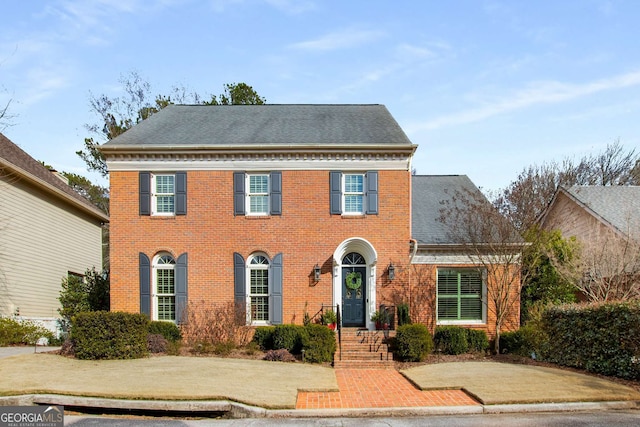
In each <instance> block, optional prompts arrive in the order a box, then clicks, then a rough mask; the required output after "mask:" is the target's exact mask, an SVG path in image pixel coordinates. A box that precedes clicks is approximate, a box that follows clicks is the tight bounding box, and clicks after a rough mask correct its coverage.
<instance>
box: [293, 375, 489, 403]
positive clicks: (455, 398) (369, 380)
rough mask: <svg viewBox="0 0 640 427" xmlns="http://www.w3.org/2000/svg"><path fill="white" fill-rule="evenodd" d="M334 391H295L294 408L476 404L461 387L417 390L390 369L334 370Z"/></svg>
mask: <svg viewBox="0 0 640 427" xmlns="http://www.w3.org/2000/svg"><path fill="white" fill-rule="evenodd" d="M336 379H337V380H338V388H339V389H340V391H338V392H318V393H316V392H299V393H298V401H297V403H296V409H327V408H391V407H408V406H460V405H478V402H476V401H475V400H474V399H472V398H471V397H469V396H468V395H467V394H466V393H465V392H463V391H462V390H432V391H421V390H418V389H417V388H416V387H414V385H413V384H411V383H410V382H409V381H408V380H407V379H406V378H405V377H403V376H402V375H401V374H400V373H399V372H398V371H396V370H394V369H336Z"/></svg>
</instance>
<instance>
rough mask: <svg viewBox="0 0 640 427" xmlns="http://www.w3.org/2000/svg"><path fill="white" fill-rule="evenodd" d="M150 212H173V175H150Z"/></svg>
mask: <svg viewBox="0 0 640 427" xmlns="http://www.w3.org/2000/svg"><path fill="white" fill-rule="evenodd" d="M151 214H152V215H174V214H175V175H173V174H167V175H164V174H163V175H159V174H153V175H151Z"/></svg>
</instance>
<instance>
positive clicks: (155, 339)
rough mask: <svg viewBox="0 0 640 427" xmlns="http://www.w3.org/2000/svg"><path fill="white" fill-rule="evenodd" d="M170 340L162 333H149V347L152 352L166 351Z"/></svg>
mask: <svg viewBox="0 0 640 427" xmlns="http://www.w3.org/2000/svg"><path fill="white" fill-rule="evenodd" d="M168 344H169V341H167V339H166V338H165V337H163V336H162V335H160V334H149V335H147V348H148V349H149V352H150V353H153V354H158V353H166V351H167V347H168Z"/></svg>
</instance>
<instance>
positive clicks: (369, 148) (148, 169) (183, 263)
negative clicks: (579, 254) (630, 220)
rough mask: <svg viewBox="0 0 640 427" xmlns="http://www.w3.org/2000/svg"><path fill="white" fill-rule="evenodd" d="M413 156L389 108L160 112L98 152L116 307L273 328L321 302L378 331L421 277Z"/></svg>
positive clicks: (345, 319) (346, 321) (177, 108)
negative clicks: (416, 268)
mask: <svg viewBox="0 0 640 427" xmlns="http://www.w3.org/2000/svg"><path fill="white" fill-rule="evenodd" d="M415 149H416V145H414V144H412V143H411V141H410V140H409V139H408V138H407V136H406V135H405V133H404V132H403V131H402V129H401V128H400V126H399V125H398V123H397V122H396V121H395V120H394V119H393V117H392V116H391V115H390V114H389V112H388V111H387V109H386V108H385V107H384V106H382V105H260V106H258V105H234V106H185V105H172V106H169V107H167V108H165V109H163V110H161V111H160V112H159V113H157V114H155V115H153V116H152V117H150V118H149V119H147V120H145V121H143V122H141V123H140V124H138V125H136V126H134V127H133V128H132V129H130V130H128V131H127V132H125V133H124V134H122V135H120V136H118V137H117V138H115V139H113V140H111V141H109V142H107V143H106V144H104V145H103V146H102V148H101V150H102V153H103V154H104V156H105V158H106V161H107V165H108V167H109V171H110V182H111V307H112V309H113V310H121V311H129V312H143V313H147V314H149V315H150V317H151V318H152V319H160V320H173V321H179V320H180V318H181V316H182V311H183V309H184V307H186V306H187V305H188V304H190V303H192V302H193V303H195V302H205V303H207V304H209V303H210V304H214V303H228V302H231V301H235V302H236V303H237V304H239V305H240V306H245V307H246V308H247V309H246V316H247V322H248V323H249V324H252V325H263V324H280V323H298V324H301V323H302V321H303V317H304V314H305V313H308V314H310V315H313V314H314V313H316V312H318V311H319V310H320V309H321V308H322V306H323V305H324V306H332V307H336V308H337V307H339V308H340V311H341V314H342V323H343V325H344V326H353V327H366V328H369V329H373V328H374V323H373V322H372V321H371V316H372V314H373V313H374V312H375V311H376V310H378V309H379V308H380V306H381V305H393V304H396V303H398V302H401V301H402V299H403V295H405V294H406V289H407V286H408V285H409V281H410V280H411V279H410V274H409V272H410V270H411V269H410V263H411V259H410V255H411V250H412V243H411V242H412V240H411V239H412V233H413V232H414V231H412V225H411V224H412V222H411V218H412V213H411V212H412V175H411V160H412V156H413V153H414V151H415ZM414 230H415V229H414ZM430 310H433V309H432V308H430ZM480 316H482V313H480ZM479 320H481V321H485V323H486V316H485V317H484V318H482V317H481V318H479ZM474 323H476V322H474Z"/></svg>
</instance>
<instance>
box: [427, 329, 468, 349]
mask: <svg viewBox="0 0 640 427" xmlns="http://www.w3.org/2000/svg"><path fill="white" fill-rule="evenodd" d="M433 342H434V344H435V346H436V348H437V349H438V350H440V351H442V353H444V354H462V353H467V352H468V351H469V340H468V339H467V330H466V329H465V328H462V327H460V326H438V327H437V328H436V333H435V334H434V336H433Z"/></svg>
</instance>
